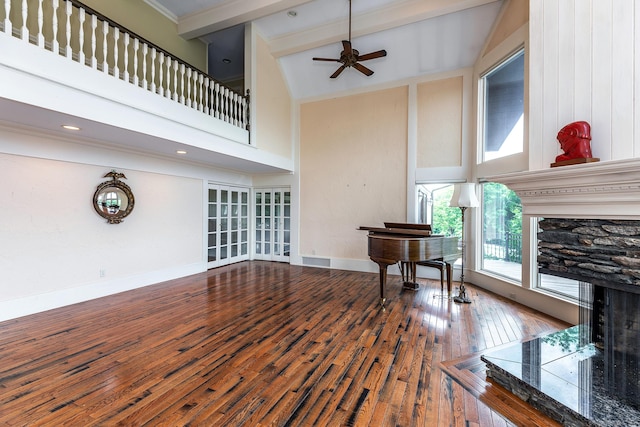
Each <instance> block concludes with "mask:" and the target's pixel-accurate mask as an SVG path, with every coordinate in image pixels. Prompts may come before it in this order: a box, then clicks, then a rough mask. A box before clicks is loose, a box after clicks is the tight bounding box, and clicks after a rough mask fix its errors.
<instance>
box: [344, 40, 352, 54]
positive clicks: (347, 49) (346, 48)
mask: <svg viewBox="0 0 640 427" xmlns="http://www.w3.org/2000/svg"><path fill="white" fill-rule="evenodd" d="M342 49H343V50H344V54H345V55H351V52H352V51H353V49H352V48H351V42H350V41H349V40H342Z"/></svg>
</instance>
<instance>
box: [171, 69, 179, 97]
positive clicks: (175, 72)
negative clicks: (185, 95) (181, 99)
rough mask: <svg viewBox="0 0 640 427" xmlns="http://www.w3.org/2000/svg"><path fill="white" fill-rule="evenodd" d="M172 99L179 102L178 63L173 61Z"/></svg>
mask: <svg viewBox="0 0 640 427" xmlns="http://www.w3.org/2000/svg"><path fill="white" fill-rule="evenodd" d="M171 98H172V99H173V100H174V101H177V100H178V61H177V60H175V59H174V60H173V95H172V96H171Z"/></svg>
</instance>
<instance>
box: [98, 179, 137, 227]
mask: <svg viewBox="0 0 640 427" xmlns="http://www.w3.org/2000/svg"><path fill="white" fill-rule="evenodd" d="M106 177H111V178H112V180H111V181H106V182H103V183H102V184H100V185H98V188H97V189H96V192H95V193H94V194H93V208H94V209H95V210H96V212H97V213H98V215H100V216H101V217H103V218H105V219H106V220H107V222H108V223H109V224H119V223H121V222H122V221H123V220H124V218H125V217H126V216H127V215H129V214H130V213H131V211H132V210H133V205H134V198H133V193H132V192H131V189H130V188H129V186H128V185H127V184H125V183H124V182H122V181H120V180H119V179H120V178H125V179H126V176H124V174H122V173H118V172H116V171H111V172H109V173H108V174H106V175H105V178H106Z"/></svg>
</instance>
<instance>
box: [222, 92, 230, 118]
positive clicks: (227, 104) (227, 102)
mask: <svg viewBox="0 0 640 427" xmlns="http://www.w3.org/2000/svg"><path fill="white" fill-rule="evenodd" d="M230 107H231V97H230V96H229V88H228V87H225V88H224V121H225V122H227V123H231V120H230V117H231V111H230V109H231V108H230Z"/></svg>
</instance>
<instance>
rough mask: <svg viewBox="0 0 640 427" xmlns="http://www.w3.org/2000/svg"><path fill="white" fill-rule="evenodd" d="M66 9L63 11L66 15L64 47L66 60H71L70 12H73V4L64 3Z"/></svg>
mask: <svg viewBox="0 0 640 427" xmlns="http://www.w3.org/2000/svg"><path fill="white" fill-rule="evenodd" d="M66 5H67V7H66V9H65V14H66V15H67V19H66V23H65V33H66V37H67V40H66V42H67V44H66V46H65V49H64V51H65V55H66V57H67V58H72V57H73V51H72V50H71V12H72V11H73V9H72V6H73V4H72V3H71V2H70V1H68V2H66Z"/></svg>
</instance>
